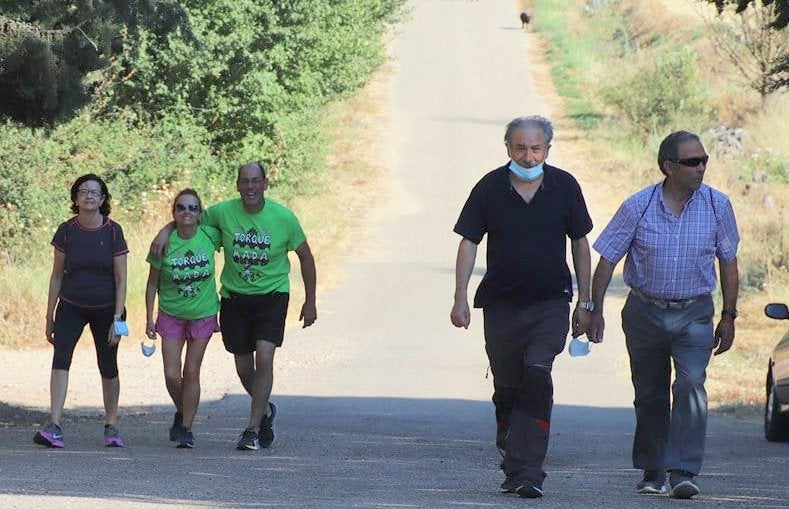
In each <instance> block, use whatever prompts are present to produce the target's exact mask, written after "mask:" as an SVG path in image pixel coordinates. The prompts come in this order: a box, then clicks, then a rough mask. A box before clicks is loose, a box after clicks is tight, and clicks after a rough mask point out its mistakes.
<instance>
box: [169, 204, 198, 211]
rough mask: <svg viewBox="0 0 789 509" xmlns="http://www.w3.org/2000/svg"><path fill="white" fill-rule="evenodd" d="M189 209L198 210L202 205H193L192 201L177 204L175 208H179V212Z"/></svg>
mask: <svg viewBox="0 0 789 509" xmlns="http://www.w3.org/2000/svg"><path fill="white" fill-rule="evenodd" d="M187 209H188V210H189V212H198V211H200V205H193V204H191V203H190V204H189V205H184V204H183V203H176V204H175V210H177V211H178V212H184V211H186V210H187Z"/></svg>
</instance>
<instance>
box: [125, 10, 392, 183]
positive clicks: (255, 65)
mask: <svg viewBox="0 0 789 509" xmlns="http://www.w3.org/2000/svg"><path fill="white" fill-rule="evenodd" d="M403 3H404V0H345V1H343V2H325V1H324V0H298V1H296V0H290V1H282V0H210V1H208V0H188V1H185V2H182V4H183V5H184V6H185V7H186V8H187V10H188V11H189V16H190V21H191V25H192V33H193V34H194V36H195V38H196V40H197V43H192V42H190V41H189V40H186V39H184V38H182V37H180V35H179V34H177V33H176V34H170V35H168V36H164V37H162V36H159V35H158V34H156V33H152V32H143V33H142V35H141V43H140V45H139V46H138V47H136V48H135V49H134V51H132V52H129V53H128V54H127V56H126V59H125V61H123V62H120V63H119V67H118V68H117V69H116V70H115V72H116V75H117V76H125V77H128V79H124V80H122V81H120V82H119V83H118V84H117V86H115V87H113V88H112V101H113V102H114V104H116V105H120V106H125V107H131V108H134V109H135V111H137V112H138V114H139V115H140V117H141V118H143V119H145V120H146V121H157V120H158V119H159V118H161V116H162V115H178V116H187V117H191V118H193V119H194V120H195V122H196V124H197V125H200V126H202V127H203V128H204V129H205V131H206V132H207V133H210V137H209V138H208V140H207V141H208V142H209V144H210V146H211V148H212V150H213V151H215V152H216V153H218V154H221V155H222V157H223V158H226V159H229V160H236V161H240V160H247V159H263V161H264V162H266V163H268V164H269V166H273V167H274V168H273V170H274V171H273V174H275V175H276V178H277V180H280V181H282V180H284V181H286V182H288V181H292V180H296V179H298V175H300V174H301V173H302V172H303V171H304V169H305V168H312V167H314V166H315V165H316V161H319V160H321V159H322V157H321V155H322V154H321V153H320V152H318V153H315V152H314V148H315V147H320V142H321V140H319V139H316V138H315V133H316V131H317V130H316V129H315V128H314V126H315V125H316V121H315V118H316V115H318V114H319V113H320V109H321V108H322V107H323V106H324V105H325V104H326V103H327V102H328V101H329V100H331V99H333V98H335V97H337V96H339V95H342V94H345V93H348V92H350V91H353V90H355V89H357V88H358V87H360V86H361V85H362V84H363V83H365V81H366V80H367V78H368V77H369V75H370V74H371V73H372V71H373V70H374V69H376V68H377V67H378V66H379V65H380V64H381V63H382V62H383V59H384V45H383V42H382V39H381V36H382V33H383V31H384V29H385V26H386V23H387V22H389V21H391V20H393V19H394V16H395V13H396V12H397V10H398V7H399V6H401V5H402V4H403ZM297 171H298V173H297ZM289 183H292V182H289Z"/></svg>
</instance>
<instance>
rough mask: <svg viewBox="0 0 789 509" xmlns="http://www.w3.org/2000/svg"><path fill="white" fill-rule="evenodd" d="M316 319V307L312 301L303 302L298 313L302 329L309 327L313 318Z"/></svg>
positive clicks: (313, 320) (313, 321)
mask: <svg viewBox="0 0 789 509" xmlns="http://www.w3.org/2000/svg"><path fill="white" fill-rule="evenodd" d="M317 319H318V309H317V308H316V307H315V303H314V302H305V303H304V305H303V306H301V313H300V314H299V320H303V321H304V325H302V326H301V328H302V329H304V328H306V327H309V326H310V325H312V324H313V323H315V320H317Z"/></svg>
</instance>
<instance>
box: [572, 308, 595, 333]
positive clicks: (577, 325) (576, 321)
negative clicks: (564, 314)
mask: <svg viewBox="0 0 789 509" xmlns="http://www.w3.org/2000/svg"><path fill="white" fill-rule="evenodd" d="M591 319H592V313H591V312H589V311H587V310H586V309H583V308H579V307H577V306H576V308H575V311H573V319H572V321H571V322H570V323H571V325H572V336H573V337H574V338H577V337H578V336H581V335H582V334H585V333H586V331H587V330H589V323H590V321H591Z"/></svg>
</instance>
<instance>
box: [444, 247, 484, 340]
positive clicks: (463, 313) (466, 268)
mask: <svg viewBox="0 0 789 509" xmlns="http://www.w3.org/2000/svg"><path fill="white" fill-rule="evenodd" d="M476 258H477V245H476V244H474V243H473V242H471V241H470V240H468V239H467V238H463V239H461V240H460V245H459V246H458V256H457V261H456V262H455V301H454V304H453V305H452V311H451V312H450V314H449V318H450V320H452V325H454V326H455V327H463V328H465V329H468V326H469V324H470V323H471V310H470V309H469V306H468V282H469V280H470V279H471V273H472V271H473V270H474V261H475V260H476Z"/></svg>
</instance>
